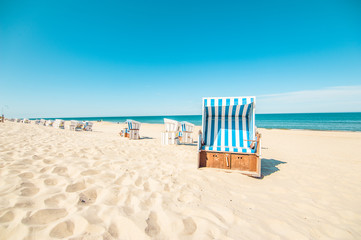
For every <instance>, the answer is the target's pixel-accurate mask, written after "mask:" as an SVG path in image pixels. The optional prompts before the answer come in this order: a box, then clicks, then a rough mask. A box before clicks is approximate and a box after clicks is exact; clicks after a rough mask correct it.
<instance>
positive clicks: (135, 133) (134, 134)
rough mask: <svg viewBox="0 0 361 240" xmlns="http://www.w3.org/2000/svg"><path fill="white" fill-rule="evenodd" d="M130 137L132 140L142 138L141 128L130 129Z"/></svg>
mask: <svg viewBox="0 0 361 240" xmlns="http://www.w3.org/2000/svg"><path fill="white" fill-rule="evenodd" d="M129 139H131V140H138V139H140V136H139V129H130V130H129Z"/></svg>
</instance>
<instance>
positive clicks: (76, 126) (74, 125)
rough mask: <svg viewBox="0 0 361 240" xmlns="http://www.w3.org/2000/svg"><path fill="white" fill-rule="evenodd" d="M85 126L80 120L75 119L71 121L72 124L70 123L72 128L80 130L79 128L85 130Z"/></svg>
mask: <svg viewBox="0 0 361 240" xmlns="http://www.w3.org/2000/svg"><path fill="white" fill-rule="evenodd" d="M83 128H84V123H83V122H79V121H75V120H71V121H70V125H69V129H70V130H73V131H78V130H83Z"/></svg>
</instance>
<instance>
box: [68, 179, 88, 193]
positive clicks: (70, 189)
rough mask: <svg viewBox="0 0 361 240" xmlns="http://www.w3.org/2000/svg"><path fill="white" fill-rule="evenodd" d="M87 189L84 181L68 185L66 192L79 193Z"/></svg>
mask: <svg viewBox="0 0 361 240" xmlns="http://www.w3.org/2000/svg"><path fill="white" fill-rule="evenodd" d="M85 187H86V186H85V182H84V181H82V182H77V183H74V184H70V185H68V186H67V187H66V190H65V191H67V192H77V191H80V190H83V189H85Z"/></svg>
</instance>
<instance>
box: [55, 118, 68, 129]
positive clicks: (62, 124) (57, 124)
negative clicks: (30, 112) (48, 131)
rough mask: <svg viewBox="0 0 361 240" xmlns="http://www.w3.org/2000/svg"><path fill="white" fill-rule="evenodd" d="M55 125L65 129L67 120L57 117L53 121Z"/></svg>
mask: <svg viewBox="0 0 361 240" xmlns="http://www.w3.org/2000/svg"><path fill="white" fill-rule="evenodd" d="M53 127H55V128H60V129H64V128H65V121H64V120H61V119H55V121H54V123H53Z"/></svg>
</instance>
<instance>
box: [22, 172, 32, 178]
mask: <svg viewBox="0 0 361 240" xmlns="http://www.w3.org/2000/svg"><path fill="white" fill-rule="evenodd" d="M19 177H21V178H33V177H34V174H33V173H31V172H25V173H22V174H19Z"/></svg>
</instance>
